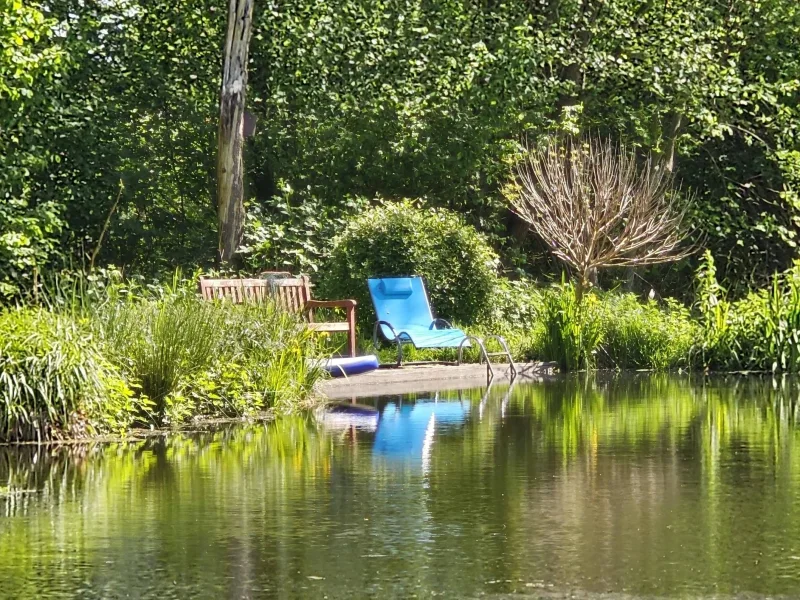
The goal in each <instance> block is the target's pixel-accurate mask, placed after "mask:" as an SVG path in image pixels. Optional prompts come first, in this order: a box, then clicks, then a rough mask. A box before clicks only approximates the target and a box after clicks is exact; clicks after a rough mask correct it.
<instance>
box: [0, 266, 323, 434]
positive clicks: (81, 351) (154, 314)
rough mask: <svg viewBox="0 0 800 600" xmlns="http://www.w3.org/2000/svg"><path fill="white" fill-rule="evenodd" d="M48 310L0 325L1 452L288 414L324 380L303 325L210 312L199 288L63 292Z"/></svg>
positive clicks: (224, 309)
mask: <svg viewBox="0 0 800 600" xmlns="http://www.w3.org/2000/svg"><path fill="white" fill-rule="evenodd" d="M47 304H48V307H49V308H39V307H37V308H24V309H15V310H7V311H5V312H3V313H2V314H0V340H2V342H0V401H2V402H3V406H2V412H0V440H8V439H19V440H21V439H36V438H48V437H60V436H61V437H64V436H67V437H78V436H82V435H91V434H93V433H103V432H111V431H117V432H119V431H123V430H125V429H126V428H129V427H130V426H132V425H134V424H139V425H145V426H147V425H150V424H153V423H155V424H159V425H160V424H171V425H174V424H179V423H181V422H183V421H185V420H187V419H189V418H190V417H194V416H198V415H202V416H224V417H232V416H243V415H253V414H255V413H258V412H260V411H263V410H264V409H267V408H274V409H276V410H279V411H282V412H289V411H291V410H292V409H294V408H295V407H297V406H300V405H302V404H303V403H304V402H305V401H306V400H307V399H308V398H309V396H310V394H311V391H312V388H313V385H314V383H315V381H316V380H317V379H318V377H319V376H320V375H321V371H320V370H319V369H318V368H315V367H312V366H311V365H310V363H309V361H308V358H311V357H312V356H313V355H314V354H315V351H316V344H317V338H316V337H314V336H312V334H311V332H310V331H309V330H308V328H307V327H306V326H305V324H304V323H302V322H301V321H300V319H299V318H298V317H297V316H296V315H292V314H288V313H286V312H285V311H282V310H280V309H279V308H277V307H276V306H275V305H273V304H271V303H264V304H259V305H245V306H235V305H231V304H230V303H215V302H205V301H202V300H200V299H198V297H197V295H196V293H195V284H194V283H193V282H191V281H181V280H179V279H176V281H175V282H174V283H173V285H172V286H150V287H147V286H143V285H138V284H135V283H132V282H125V283H123V282H122V281H121V280H120V278H118V277H116V276H115V275H114V274H110V275H109V276H100V277H94V278H93V279H92V280H91V281H88V280H86V279H79V280H76V281H74V282H70V283H69V285H67V284H66V283H65V282H62V285H59V286H54V287H53V290H52V292H51V294H50V295H49V296H48V298H47Z"/></svg>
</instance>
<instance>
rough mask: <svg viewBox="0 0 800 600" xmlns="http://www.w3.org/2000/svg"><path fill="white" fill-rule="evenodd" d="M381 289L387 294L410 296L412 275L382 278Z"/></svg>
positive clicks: (400, 296) (402, 296) (395, 296)
mask: <svg viewBox="0 0 800 600" xmlns="http://www.w3.org/2000/svg"><path fill="white" fill-rule="evenodd" d="M381 291H383V294H384V295H385V296H390V297H393V298H408V297H409V296H410V295H411V291H412V290H411V278H410V277H391V278H389V279H382V280H381Z"/></svg>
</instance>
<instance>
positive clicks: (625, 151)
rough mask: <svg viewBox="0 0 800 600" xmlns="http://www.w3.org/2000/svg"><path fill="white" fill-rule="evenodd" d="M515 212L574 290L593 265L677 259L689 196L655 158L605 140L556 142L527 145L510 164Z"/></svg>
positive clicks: (686, 250)
mask: <svg viewBox="0 0 800 600" xmlns="http://www.w3.org/2000/svg"><path fill="white" fill-rule="evenodd" d="M515 171H516V173H515V175H516V184H517V190H516V192H517V193H516V194H514V195H513V197H512V205H513V207H514V210H515V211H516V213H517V214H518V215H519V216H520V217H521V218H522V219H524V220H525V221H526V222H528V223H529V224H530V225H531V227H532V228H533V230H534V231H535V232H536V233H537V234H538V235H539V236H540V237H541V238H542V239H543V240H544V242H545V243H546V244H547V245H548V246H549V247H550V249H551V250H552V252H553V254H555V255H556V256H557V257H558V258H560V259H561V260H563V261H564V262H566V263H567V264H568V265H569V266H570V267H571V268H572V269H574V271H575V274H576V276H577V278H578V286H579V289H586V288H587V287H589V286H590V285H591V284H592V279H593V274H594V273H595V272H596V270H597V269H601V268H607V267H637V266H643V265H652V264H656V263H663V262H670V261H674V260H679V259H681V258H684V257H686V256H688V255H689V254H691V253H692V251H693V249H692V248H690V247H688V246H686V244H685V243H684V240H685V239H686V235H687V232H686V228H685V227H684V225H685V217H686V210H687V207H688V204H689V203H688V202H686V203H684V204H682V205H681V204H679V200H678V194H676V193H673V179H672V176H671V174H670V173H669V172H667V170H666V169H664V168H662V167H661V165H659V164H658V163H657V162H656V161H655V160H654V159H653V158H652V157H648V158H647V160H645V161H640V160H639V159H637V156H636V153H635V152H634V151H633V150H632V149H630V148H626V147H625V146H620V145H617V144H615V143H614V142H612V141H611V140H608V139H605V140H604V139H598V138H587V139H585V140H580V141H577V140H568V141H564V142H561V141H558V140H555V139H551V140H550V141H549V142H548V143H547V144H546V145H544V146H541V147H536V148H531V147H528V148H527V149H526V153H525V157H524V158H523V159H522V160H521V161H519V162H518V163H517V165H516V169H515Z"/></svg>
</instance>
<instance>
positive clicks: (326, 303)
mask: <svg viewBox="0 0 800 600" xmlns="http://www.w3.org/2000/svg"><path fill="white" fill-rule="evenodd" d="M356 304H357V303H356V301H355V300H309V301H308V302H306V309H307V310H308V309H314V308H355V307H356Z"/></svg>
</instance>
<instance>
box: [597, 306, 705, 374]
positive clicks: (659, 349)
mask: <svg viewBox="0 0 800 600" xmlns="http://www.w3.org/2000/svg"><path fill="white" fill-rule="evenodd" d="M600 315H601V316H600V318H601V320H602V329H603V344H602V346H601V348H600V350H599V352H598V362H599V364H600V365H602V366H606V367H611V368H615V369H661V370H663V369H672V368H676V367H688V366H689V365H690V359H691V356H692V352H693V350H694V346H695V344H696V343H697V340H698V335H699V327H698V325H697V323H696V322H695V321H694V320H693V319H692V318H691V315H690V314H689V311H688V310H687V309H686V308H684V307H683V306H681V305H680V304H678V303H676V302H674V301H671V300H667V301H666V302H665V303H664V304H659V303H657V302H655V301H654V300H650V301H648V302H644V303H642V302H641V301H639V300H638V299H637V298H636V297H635V296H633V295H632V294H619V295H617V294H606V295H604V297H603V300H602V303H601V309H600Z"/></svg>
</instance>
